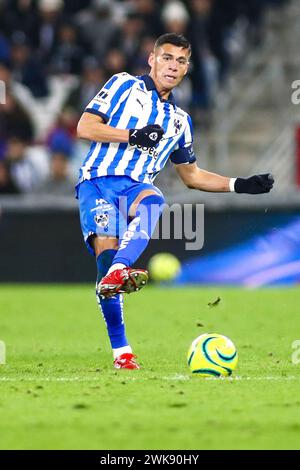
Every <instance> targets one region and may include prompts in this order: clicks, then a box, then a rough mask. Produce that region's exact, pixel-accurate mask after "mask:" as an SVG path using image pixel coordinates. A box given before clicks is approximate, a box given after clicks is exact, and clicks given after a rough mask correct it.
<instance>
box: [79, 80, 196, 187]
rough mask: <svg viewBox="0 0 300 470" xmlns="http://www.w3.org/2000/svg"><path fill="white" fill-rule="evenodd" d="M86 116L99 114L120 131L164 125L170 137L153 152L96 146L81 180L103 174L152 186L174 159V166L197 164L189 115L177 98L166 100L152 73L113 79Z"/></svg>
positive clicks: (118, 145) (123, 146) (124, 146)
mask: <svg viewBox="0 0 300 470" xmlns="http://www.w3.org/2000/svg"><path fill="white" fill-rule="evenodd" d="M85 112H88V113H92V114H96V115H99V116H101V117H102V118H103V120H104V122H105V123H107V124H108V125H109V126H112V127H116V128H120V129H132V128H136V129H139V128H141V127H144V126H146V125H147V124H159V125H160V126H162V128H163V129H164V131H165V134H164V136H163V138H162V140H161V141H160V142H159V144H158V145H157V146H156V147H155V148H153V149H146V148H141V147H140V146H136V145H135V146H131V145H129V143H101V142H92V143H91V147H90V150H89V152H88V154H87V156H86V158H85V161H84V163H83V165H82V167H81V169H80V179H79V182H81V181H84V180H89V179H92V178H96V177H98V176H104V175H126V176H130V177H131V178H132V179H133V180H135V181H140V182H143V183H152V182H153V181H154V178H155V177H156V176H157V175H158V173H159V172H160V170H161V169H162V168H163V167H164V166H165V164H166V162H167V160H168V158H169V157H170V159H171V161H173V163H175V164H179V163H193V162H194V161H196V158H195V155H194V151H193V146H192V143H193V130H192V122H191V118H190V116H189V115H188V114H187V113H186V112H184V111H183V110H182V109H180V108H179V107H177V106H176V105H175V103H174V102H173V98H172V95H170V99H169V100H162V99H161V98H160V95H159V93H158V91H157V90H156V87H155V84H154V82H153V80H152V78H151V77H150V76H149V75H144V76H141V77H134V76H132V75H129V74H128V73H119V74H116V75H114V76H113V77H112V78H111V79H110V80H108V82H107V83H106V84H105V85H104V86H103V88H102V89H101V90H100V92H99V93H98V94H97V95H96V96H95V98H94V99H93V100H92V101H91V102H90V103H89V104H88V106H87V107H86V109H85Z"/></svg>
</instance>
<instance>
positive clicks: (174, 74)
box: [149, 44, 190, 92]
mask: <svg viewBox="0 0 300 470" xmlns="http://www.w3.org/2000/svg"><path fill="white" fill-rule="evenodd" d="M189 58H190V53H189V50H188V49H183V48H182V47H177V46H174V45H173V44H163V45H162V46H160V47H158V48H157V49H156V50H155V51H154V52H152V53H151V54H150V57H149V65H150V67H151V71H150V77H152V79H153V81H154V83H155V85H156V87H157V89H158V91H167V92H170V91H171V90H172V89H173V88H174V87H176V86H177V85H179V83H180V82H181V80H182V79H183V77H184V76H185V74H186V73H187V71H188V67H189Z"/></svg>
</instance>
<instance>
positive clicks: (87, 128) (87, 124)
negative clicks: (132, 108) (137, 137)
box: [77, 113, 129, 143]
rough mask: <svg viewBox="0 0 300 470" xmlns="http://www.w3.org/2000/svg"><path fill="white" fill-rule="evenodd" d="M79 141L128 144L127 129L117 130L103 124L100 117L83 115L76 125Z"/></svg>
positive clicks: (89, 114)
mask: <svg viewBox="0 0 300 470" xmlns="http://www.w3.org/2000/svg"><path fill="white" fill-rule="evenodd" d="M77 136H78V137H79V138H80V139H86V140H91V141H94V142H119V143H122V142H128V139H129V129H117V128H116V127H111V126H108V125H107V124H105V123H104V121H103V119H102V117H101V116H97V115H95V114H91V113H83V114H82V116H81V118H80V120H79V123H78V125H77Z"/></svg>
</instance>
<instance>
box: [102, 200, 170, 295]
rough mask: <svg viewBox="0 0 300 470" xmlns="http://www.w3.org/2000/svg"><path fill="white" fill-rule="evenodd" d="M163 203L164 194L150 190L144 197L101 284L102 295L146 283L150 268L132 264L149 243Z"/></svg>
mask: <svg viewBox="0 0 300 470" xmlns="http://www.w3.org/2000/svg"><path fill="white" fill-rule="evenodd" d="M163 204H164V199H163V196H161V195H159V194H151V195H149V196H146V197H144V198H143V199H142V200H141V202H140V203H139V205H138V206H137V210H136V215H135V217H134V219H133V220H132V221H131V222H130V224H129V225H128V227H127V230H126V231H125V233H124V235H123V237H122V238H121V240H120V243H119V249H118V251H117V253H116V255H115V257H114V259H113V263H112V266H111V268H110V269H109V271H108V273H107V275H106V276H104V277H103V279H102V280H101V282H100V283H99V285H98V294H99V295H100V296H102V297H106V298H109V297H111V296H114V295H116V294H119V293H127V294H130V293H131V292H135V291H138V290H140V289H141V288H142V287H144V286H145V285H146V284H147V281H148V273H147V271H145V270H144V269H137V268H131V267H130V266H131V265H132V264H133V263H134V262H135V261H136V260H137V259H138V258H139V256H140V255H141V254H142V253H143V251H144V250H145V248H146V247H147V245H148V243H149V241H150V238H151V235H152V234H153V232H154V229H155V226H156V224H157V221H158V219H159V217H160V214H161V212H162V209H163Z"/></svg>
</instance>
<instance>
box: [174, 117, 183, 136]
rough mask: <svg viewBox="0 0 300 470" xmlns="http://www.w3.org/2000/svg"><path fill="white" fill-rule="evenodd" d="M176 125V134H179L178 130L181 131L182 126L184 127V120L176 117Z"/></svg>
mask: <svg viewBox="0 0 300 470" xmlns="http://www.w3.org/2000/svg"><path fill="white" fill-rule="evenodd" d="M174 127H175V132H176V134H178V132H180V130H181V128H182V122H181V121H180V119H176V118H175V119H174Z"/></svg>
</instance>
